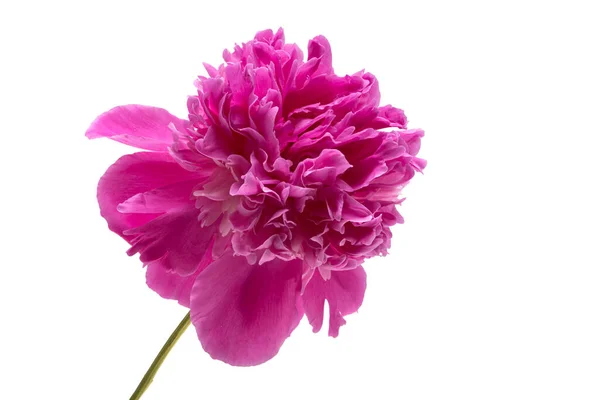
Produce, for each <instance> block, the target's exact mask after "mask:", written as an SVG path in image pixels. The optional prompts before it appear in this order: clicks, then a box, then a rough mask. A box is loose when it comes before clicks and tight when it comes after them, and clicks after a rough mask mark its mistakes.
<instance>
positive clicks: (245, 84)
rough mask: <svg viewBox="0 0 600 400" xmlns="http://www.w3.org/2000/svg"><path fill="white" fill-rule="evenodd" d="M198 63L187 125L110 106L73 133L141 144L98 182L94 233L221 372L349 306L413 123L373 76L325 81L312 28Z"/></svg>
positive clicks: (261, 39)
mask: <svg viewBox="0 0 600 400" xmlns="http://www.w3.org/2000/svg"><path fill="white" fill-rule="evenodd" d="M223 57H224V59H225V63H224V64H222V65H220V66H219V67H218V68H214V67H212V66H210V65H205V67H206V70H207V72H208V77H205V76H200V77H199V78H198V80H197V81H196V82H195V85H196V87H197V89H198V94H197V95H195V96H190V97H189V99H188V103H187V106H188V110H189V115H188V119H187V120H182V119H179V118H177V117H175V116H173V115H171V114H170V113H168V112H167V111H165V110H163V109H160V108H155V107H148V106H141V105H127V106H121V107H116V108H114V109H112V110H110V111H108V112H106V113H104V114H102V115H100V116H99V117H98V118H97V119H96V120H95V121H94V122H93V123H92V125H91V126H90V128H89V130H88V131H87V133H86V136H87V137H89V138H97V137H108V138H111V139H113V140H116V141H119V142H122V143H126V144H129V145H131V146H135V147H138V148H140V149H143V150H148V151H144V152H139V153H134V154H131V155H126V156H123V157H121V158H120V159H119V160H117V162H116V163H115V164H113V165H112V166H111V167H109V168H108V170H107V171H106V173H105V174H104V176H103V177H102V178H101V179H100V182H99V184H98V202H99V204H100V211H101V214H102V216H103V217H104V218H105V219H106V221H107V222H108V227H109V228H110V229H111V230H112V231H114V232H116V233H117V234H119V235H120V236H121V237H123V238H124V239H125V240H126V241H127V242H129V244H130V245H131V248H130V249H129V251H128V254H129V255H134V254H138V253H139V255H140V260H141V261H142V262H143V263H144V265H146V266H147V272H146V279H147V283H148V286H150V288H152V289H153V290H154V291H156V292H157V293H158V294H159V295H161V296H162V297H164V298H167V299H175V300H177V301H178V302H179V303H180V304H182V305H183V306H185V307H189V308H190V309H191V320H192V323H193V325H194V326H195V328H196V331H197V333H198V337H199V339H200V342H201V343H202V346H203V347H204V349H205V350H206V351H207V352H208V353H209V354H210V355H211V356H212V357H213V358H216V359H219V360H222V361H225V362H226V363H229V364H232V365H246V366H247V365H256V364H260V363H263V362H265V361H267V360H269V359H270V358H272V357H273V356H275V354H277V352H278V351H279V348H280V347H281V345H282V344H283V342H284V341H285V339H286V338H287V337H289V336H290V334H291V333H292V331H293V330H294V329H295V328H296V326H297V325H298V323H299V321H300V319H301V318H302V316H303V315H306V316H307V318H308V321H309V322H310V324H311V325H312V326H313V330H314V331H315V332H317V331H319V330H320V328H321V326H322V323H323V318H324V316H323V313H324V310H323V308H324V303H325V300H327V302H328V304H329V308H330V314H329V335H330V336H333V337H336V336H337V335H338V332H339V328H340V326H342V325H344V324H345V320H344V318H343V317H344V316H345V315H348V314H350V313H353V312H355V311H357V310H358V308H359V307H360V305H361V303H362V300H363V296H364V292H365V288H366V275H365V272H364V270H363V268H362V266H361V264H362V263H363V261H364V260H365V259H367V258H369V257H373V256H376V255H385V254H386V253H387V251H388V249H389V248H390V240H391V237H392V233H391V231H390V227H391V226H392V225H394V224H397V223H402V222H403V221H402V217H401V216H400V214H399V213H398V211H397V209H396V207H397V206H398V205H399V204H400V203H401V200H400V199H399V194H400V191H401V189H402V188H403V187H404V186H405V185H406V184H407V183H408V182H409V181H410V179H411V178H412V177H413V175H414V174H415V171H421V170H422V169H423V168H424V167H425V161H424V160H422V159H420V158H417V157H416V155H417V152H418V151H419V146H420V141H421V137H422V136H423V131H422V130H420V129H406V117H405V115H404V112H403V111H402V110H400V109H398V108H394V107H392V106H389V105H387V106H383V107H380V106H379V98H380V94H379V86H378V83H377V79H375V77H374V76H373V75H371V74H370V73H365V72H363V71H361V72H358V73H356V74H354V75H351V76H337V75H336V74H335V73H334V72H333V68H332V64H331V49H330V46H329V43H328V42H327V40H326V39H325V38H324V37H323V36H317V37H316V38H314V39H313V40H311V41H310V42H309V43H308V59H307V61H304V56H303V54H302V50H300V48H299V47H298V46H297V45H295V44H286V43H285V42H284V36H283V31H282V30H281V29H280V30H279V31H277V33H275V34H274V33H273V32H272V31H271V30H266V31H263V32H259V33H258V34H257V35H256V37H255V38H254V40H252V41H250V42H248V43H244V44H242V45H241V46H236V47H235V49H234V51H233V52H229V51H227V50H225V52H224V54H223Z"/></svg>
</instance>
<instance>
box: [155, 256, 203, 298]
mask: <svg viewBox="0 0 600 400" xmlns="http://www.w3.org/2000/svg"><path fill="white" fill-rule="evenodd" d="M211 253H212V251H209V250H207V251H206V253H205V254H204V257H203V259H202V260H201V261H200V265H199V267H198V270H197V271H196V272H195V273H194V274H193V275H188V276H181V275H179V274H177V273H175V272H173V271H168V270H166V269H165V268H164V265H163V264H162V263H161V262H160V261H158V262H151V263H150V264H148V267H147V268H146V284H147V285H148V286H149V287H150V289H152V290H154V291H155V292H156V293H158V294H159V295H160V296H161V297H163V298H165V299H171V300H177V301H178V302H179V304H181V305H182V306H184V307H188V308H189V306H190V294H191V293H192V286H193V285H194V281H195V280H196V277H197V276H198V274H199V273H200V272H202V271H203V270H204V269H205V268H206V267H207V266H208V265H209V264H210V263H211V262H212V257H211Z"/></svg>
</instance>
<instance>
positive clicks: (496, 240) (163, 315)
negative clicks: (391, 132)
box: [0, 0, 600, 400]
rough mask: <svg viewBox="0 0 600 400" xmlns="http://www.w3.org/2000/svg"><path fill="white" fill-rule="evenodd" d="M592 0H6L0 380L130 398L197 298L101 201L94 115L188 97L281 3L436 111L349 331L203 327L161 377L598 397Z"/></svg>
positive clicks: (277, 19) (387, 393)
mask: <svg viewBox="0 0 600 400" xmlns="http://www.w3.org/2000/svg"><path fill="white" fill-rule="evenodd" d="M593 3H594V1H589V2H582V1H564V2H552V1H544V2H542V1H540V2H539V3H538V2H534V1H519V2H511V1H499V2H480V1H477V2H476V1H473V2H464V1H438V2H428V1H423V0H420V1H412V2H395V1H394V2H391V1H390V2H389V3H386V2H382V1H375V0H369V1H365V2H360V3H353V2H351V1H343V2H333V1H331V2H328V1H325V0H319V1H289V2H288V1H284V0H277V1H271V2H269V1H257V0H255V1H244V2H233V1H216V0H215V1H210V2H208V1H202V0H196V1H193V2H179V1H171V0H169V1H166V0H165V1H161V2H153V1H149V0H147V1H140V2H135V3H134V2H129V1H122V0H121V1H109V0H103V1H87V2H84V1H77V2H76V1H73V2H65V1H57V0H50V1H30V2H25V1H24V2H18V1H3V2H2V5H1V6H0V46H1V53H0V57H1V59H2V61H1V62H0V71H1V73H0V103H1V104H0V129H1V135H2V142H1V143H2V144H1V146H2V151H1V155H0V163H2V165H1V169H0V173H1V185H0V191H1V194H2V195H1V196H0V202H1V207H0V213H1V219H0V229H1V235H2V237H1V241H0V243H1V260H2V261H1V268H2V270H1V272H2V275H1V277H0V307H1V314H0V317H1V320H0V324H1V329H0V338H1V341H0V343H1V344H0V348H1V351H0V398H2V399H7V400H12V399H126V398H128V397H129V395H130V394H131V392H132V391H133V389H134V388H135V386H136V385H137V383H138V381H139V379H140V378H141V376H142V375H143V373H144V372H145V370H146V368H147V366H148V365H149V364H150V362H151V361H152V359H153V357H154V355H155V353H156V352H157V351H158V349H159V348H160V346H161V345H162V343H163V342H164V340H165V339H166V337H167V336H168V335H169V334H170V332H171V330H172V329H173V328H174V327H175V325H176V324H177V323H178V322H179V320H180V318H181V317H182V316H183V315H184V313H185V310H184V309H183V308H181V307H180V306H178V305H177V304H175V303H174V302H169V301H165V300H162V299H161V298H159V297H158V296H157V295H155V294H154V293H153V292H152V291H150V290H149V289H148V288H147V287H145V284H144V271H143V269H142V268H141V265H140V263H139V261H138V260H137V259H136V258H128V257H127V256H126V255H125V250H126V249H127V247H128V246H127V244H126V243H125V242H124V241H122V240H121V239H120V238H119V237H117V236H116V235H115V234H113V233H111V232H109V231H108V229H107V228H106V223H105V222H104V220H102V219H101V218H100V216H99V212H98V207H97V203H96V199H95V186H96V183H97V180H98V178H99V177H100V176H101V174H102V173H103V172H104V170H105V169H106V168H107V167H108V166H109V165H110V164H111V163H112V162H114V161H115V160H116V159H117V158H118V157H119V156H120V155H122V154H126V153H128V152H133V151H134V149H132V148H128V147H126V146H124V145H120V144H118V143H115V142H110V141H108V140H106V141H102V140H97V141H93V142H91V141H88V140H87V139H85V137H84V132H85V130H86V128H87V126H88V125H89V123H90V122H91V121H92V120H93V119H94V118H95V116H96V115H97V114H99V113H101V112H103V111H105V110H107V109H109V108H111V107H113V106H115V105H119V104H127V103H141V104H148V105H156V106H160V107H164V108H167V109H169V110H170V111H171V112H172V113H174V114H176V115H179V116H182V117H185V116H186V96H187V95H189V94H193V92H194V88H193V85H192V82H193V80H194V78H195V76H196V75H197V74H200V73H203V69H202V66H201V62H202V61H207V62H209V63H211V64H214V65H216V64H218V63H219V62H220V55H221V52H222V50H223V48H226V47H227V48H231V47H232V46H233V44H234V43H235V42H242V41H246V40H249V39H251V38H252V37H253V35H254V33H255V32H256V31H258V30H262V29H266V28H273V29H276V28H278V27H279V26H283V27H284V28H285V29H286V36H287V39H288V41H295V42H298V43H299V44H300V45H301V46H302V47H303V48H305V46H306V43H307V42H308V40H309V39H310V38H312V37H313V36H316V35H318V34H324V35H325V36H327V37H328V38H329V40H330V42H331V44H332V48H333V57H334V67H335V68H336V72H337V73H338V74H345V73H353V72H355V71H357V70H360V69H362V68H366V69H367V70H368V71H371V72H373V73H374V74H375V75H376V76H377V77H378V78H379V80H380V84H381V90H382V93H383V103H384V104H386V103H392V104H394V105H395V106H398V107H401V108H403V109H405V111H406V113H407V115H408V117H409V120H410V126H411V127H421V128H424V129H425V131H426V136H425V139H424V141H423V147H422V156H423V157H424V158H426V159H428V160H429V166H428V167H427V169H426V172H425V175H424V176H417V177H416V178H415V180H414V182H413V183H412V184H411V186H410V187H409V188H408V189H407V190H406V192H405V194H406V195H407V197H408V199H407V201H406V202H405V203H404V205H403V207H402V210H401V211H402V213H403V215H404V216H405V218H406V224H405V225H403V226H400V227H398V228H397V229H396V230H395V237H394V243H393V247H392V254H391V255H390V256H389V257H387V258H385V259H382V258H379V259H373V260H370V261H369V262H368V263H367V265H366V269H367V273H368V277H369V281H368V290H367V295H366V298H365V301H364V305H363V307H362V308H361V310H360V312H359V313H358V314H357V315H353V316H350V317H349V318H347V320H348V324H347V325H346V326H345V327H343V328H342V329H341V333H340V337H339V338H337V339H331V338H328V337H327V336H326V329H324V330H323V331H321V333H319V334H318V335H314V334H313V333H312V332H311V329H310V327H309V326H308V324H307V323H306V321H303V322H302V323H301V325H300V326H299V328H298V329H297V330H296V331H295V332H294V334H293V335H292V337H291V338H290V339H289V340H288V341H287V342H286V343H285V345H284V346H283V348H282V349H281V351H280V354H279V355H278V356H277V357H276V358H274V359H273V360H272V361H270V362H268V363H266V364H264V365H261V366H258V367H255V368H233V367H230V366H227V365H225V364H223V363H221V362H218V361H213V360H212V359H211V358H210V357H209V356H208V355H206V354H205V353H204V352H203V351H202V349H201V346H200V344H199V342H198V341H197V339H196V337H195V333H194V332H193V330H192V329H190V330H189V331H188V332H187V333H186V334H185V336H184V337H183V338H182V341H181V342H180V343H179V344H178V346H177V347H176V348H175V350H174V351H173V353H172V354H171V356H170V357H169V359H168V360H167V361H166V363H165V364H164V366H163V368H162V370H161V371H160V372H159V374H158V375H157V377H156V379H155V382H154V384H153V385H152V386H151V387H150V389H149V391H148V392H147V393H146V395H145V397H144V398H145V399H147V400H152V399H155V400H156V399H178V400H179V399H210V400H215V399H237V398H243V399H261V400H267V399H282V398H283V399H290V400H292V399H317V400H319V399H334V398H335V399H338V398H339V399H407V400H417V399H436V400H437V399H461V400H465V399H477V400H479V399H527V400H529V399H544V400H546V399H578V400H586V399H599V398H600V290H599V288H600V285H599V284H600V257H599V251H598V250H599V248H600V246H599V243H598V242H599V240H598V239H599V237H600V234H599V226H600V225H599V224H600V215H599V211H598V210H599V207H600V196H599V194H598V192H599V191H598V183H599V182H598V181H599V178H598V173H599V172H600V165H599V162H598V158H599V147H598V146H597V145H598V144H599V141H598V140H597V139H598V135H599V134H600V132H599V131H600V129H599V127H598V126H599V124H598V117H599V115H600V113H599V105H600V104H599V103H600V101H599V100H600V99H599V96H600V95H599V93H600V80H599V73H600V62H599V60H598V56H599V52H598V39H599V38H600V28H599V26H600V25H599V23H598V18H599V13H598V11H596V10H594V8H593Z"/></svg>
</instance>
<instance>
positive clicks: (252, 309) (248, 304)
mask: <svg viewBox="0 0 600 400" xmlns="http://www.w3.org/2000/svg"><path fill="white" fill-rule="evenodd" d="M301 271H302V264H301V261H299V260H295V261H290V262H284V261H281V260H278V259H275V260H273V261H269V262H267V263H265V264H263V265H260V266H258V265H249V264H248V263H247V262H246V258H245V257H239V256H234V255H233V254H231V253H228V254H225V255H224V256H223V257H221V258H220V259H218V260H217V261H215V262H213V263H212V264H211V265H209V266H208V267H207V268H206V270H204V272H202V273H201V274H200V275H198V278H197V279H196V282H195V283H194V287H193V289H192V297H191V299H192V301H191V318H192V323H193V324H194V326H195V327H196V331H197V333H198V338H199V339H200V342H201V343H202V347H203V348H204V350H205V351H206V352H208V353H209V354H210V355H211V357H213V358H215V359H218V360H221V361H224V362H226V363H228V364H231V365H239V366H250V365H257V364H261V363H263V362H265V361H267V360H269V359H271V358H272V357H274V356H275V355H276V354H277V352H278V351H279V348H280V347H281V345H282V344H283V342H284V341H285V339H286V338H287V337H289V336H290V334H291V333H292V331H293V330H294V329H295V328H296V326H297V325H298V323H299V322H300V319H301V318H302V310H301V305H300V284H301V276H300V275H301Z"/></svg>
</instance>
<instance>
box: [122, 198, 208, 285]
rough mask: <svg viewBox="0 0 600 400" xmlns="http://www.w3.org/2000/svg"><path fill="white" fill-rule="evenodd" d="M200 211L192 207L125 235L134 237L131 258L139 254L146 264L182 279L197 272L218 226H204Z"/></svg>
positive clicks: (129, 252) (164, 216)
mask: <svg viewBox="0 0 600 400" xmlns="http://www.w3.org/2000/svg"><path fill="white" fill-rule="evenodd" d="M198 213H199V211H198V210H196V208H195V207H194V206H193V204H192V205H191V206H190V207H189V208H187V209H182V210H178V211H175V212H168V213H165V214H163V215H161V216H159V217H157V218H155V219H153V220H152V221H150V222H148V223H147V224H144V225H142V226H139V227H137V228H134V229H130V230H128V231H125V232H124V234H125V235H131V236H132V239H131V240H130V242H131V244H132V247H131V249H129V251H128V252H127V253H128V254H129V255H133V254H135V253H138V252H139V253H140V260H141V261H142V262H144V263H145V264H147V263H151V262H157V263H160V264H161V265H162V267H163V268H164V269H165V270H166V271H173V272H175V273H177V274H179V275H182V276H188V275H192V274H194V273H195V272H197V270H198V267H199V265H200V262H201V261H202V258H203V257H204V255H205V254H206V253H207V252H208V251H209V248H210V246H211V243H212V242H213V239H214V238H215V235H216V233H217V228H218V224H216V223H215V224H212V225H210V226H202V224H201V223H200V222H199V221H198Z"/></svg>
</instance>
